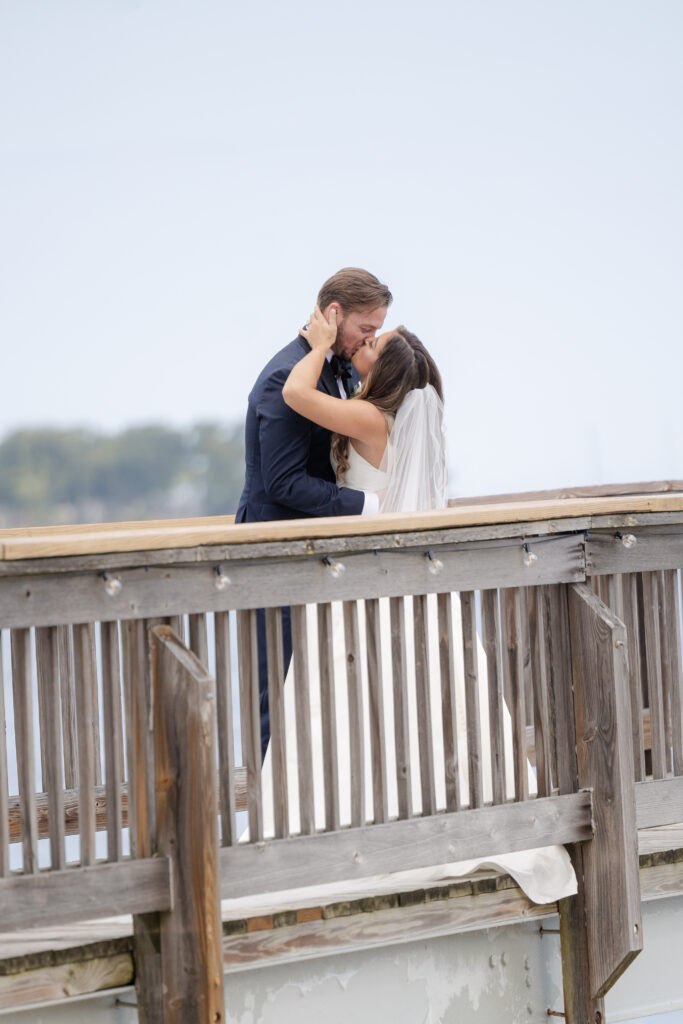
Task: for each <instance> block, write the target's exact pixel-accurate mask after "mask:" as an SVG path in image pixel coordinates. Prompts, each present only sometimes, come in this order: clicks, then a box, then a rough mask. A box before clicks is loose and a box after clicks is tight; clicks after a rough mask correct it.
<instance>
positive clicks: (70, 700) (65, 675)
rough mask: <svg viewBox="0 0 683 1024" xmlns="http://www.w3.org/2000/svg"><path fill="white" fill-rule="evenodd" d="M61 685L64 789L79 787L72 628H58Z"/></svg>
mask: <svg viewBox="0 0 683 1024" xmlns="http://www.w3.org/2000/svg"><path fill="white" fill-rule="evenodd" d="M57 638H58V641H57V642H58V647H59V684H60V691H61V704H62V746H63V749H64V787H65V789H76V788H77V786H78V754H77V751H76V705H75V700H74V692H75V691H74V653H73V637H72V634H71V626H58V627H57Z"/></svg>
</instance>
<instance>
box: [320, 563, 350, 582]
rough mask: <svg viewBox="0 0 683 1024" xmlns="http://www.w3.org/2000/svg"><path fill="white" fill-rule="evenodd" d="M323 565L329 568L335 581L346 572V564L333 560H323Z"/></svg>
mask: <svg viewBox="0 0 683 1024" xmlns="http://www.w3.org/2000/svg"><path fill="white" fill-rule="evenodd" d="M323 565H325V566H327V571H328V572H329V574H330V576H332V577H333V579H335V580H338V579H339V577H340V576H343V575H344V573H345V572H346V566H345V565H344V563H343V562H336V561H335V560H334V559H333V558H323Z"/></svg>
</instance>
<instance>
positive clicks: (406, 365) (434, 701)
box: [243, 306, 576, 902]
mask: <svg viewBox="0 0 683 1024" xmlns="http://www.w3.org/2000/svg"><path fill="white" fill-rule="evenodd" d="M301 333H302V336H303V337H305V338H306V340H307V341H308V342H309V344H310V346H311V351H310V352H309V353H308V354H307V355H306V356H305V357H304V358H303V359H302V360H300V361H299V362H298V363H297V364H296V365H295V366H294V367H293V369H292V370H291V372H290V374H289V377H288V379H287V381H286V383H285V386H284V388H283V393H282V394H283V398H284V400H285V402H286V403H287V405H289V406H290V407H291V408H292V409H294V410H295V411H296V412H297V413H299V414H300V415H302V416H304V417H306V418H307V419H309V420H312V421H313V422H315V423H317V424H318V425H320V426H322V427H326V428H327V429H328V430H330V431H332V433H333V437H332V443H331V459H332V464H333V467H334V469H335V472H336V475H337V479H338V481H339V482H340V484H343V485H345V486H347V487H352V488H356V489H358V490H363V491H372V492H375V493H377V494H378V497H379V510H380V511H381V512H414V511H420V510H428V509H434V508H445V507H446V506H447V495H446V481H447V471H446V447H445V436H444V427H443V390H442V383H441V375H440V373H439V371H438V369H437V367H436V364H435V362H434V360H433V359H432V357H431V356H430V355H429V353H428V352H427V350H426V348H425V347H424V345H423V344H422V342H421V341H420V340H419V339H418V338H417V337H416V336H415V335H414V334H412V333H411V332H410V331H407V330H406V329H405V328H404V327H397V328H396V329H395V330H393V331H387V332H385V333H384V334H381V335H380V336H379V337H377V338H372V339H370V340H369V341H368V342H366V343H365V344H364V345H363V346H361V347H360V348H359V349H357V351H356V352H355V353H354V355H353V357H352V361H353V364H354V367H355V368H356V371H357V372H358V374H359V376H360V378H361V386H360V389H359V391H358V393H357V395H354V396H353V397H352V399H350V400H345V399H342V398H341V396H340V397H339V398H335V397H332V396H330V395H327V394H324V393H322V392H321V391H318V390H317V382H318V379H319V377H320V374H321V371H322V369H323V365H324V362H325V359H326V358H327V357H328V353H329V351H330V348H331V346H332V345H333V344H334V341H335V338H336V334H337V326H336V314H335V310H334V308H332V309H331V311H330V320H329V322H328V321H327V320H326V319H325V317H324V316H323V314H322V312H321V311H320V309H319V308H318V307H317V306H316V308H315V310H314V312H313V314H312V315H311V317H310V319H309V321H308V324H307V327H306V329H305V331H302V332H301ZM435 600H436V599H435V596H434V595H430V597H429V598H428V602H429V604H428V622H427V626H428V647H429V663H430V666H431V669H430V672H429V673H428V675H429V678H427V679H424V680H419V681H418V680H417V679H416V677H415V672H414V659H413V658H412V657H411V655H412V653H413V652H412V630H410V629H408V630H406V642H407V651H406V655H407V659H406V661H407V665H408V666H409V679H408V684H409V685H408V692H409V713H410V719H411V728H410V736H409V746H410V750H411V755H410V756H411V761H412V762H413V764H414V765H415V769H416V770H414V771H413V772H412V789H413V793H412V797H413V800H412V803H413V808H414V811H415V812H416V813H420V811H421V796H420V788H419V768H418V767H417V763H416V762H417V758H416V753H417V749H418V737H417V725H416V722H417V713H416V707H417V701H418V700H419V699H420V697H419V691H420V687H424V686H427V687H429V690H430V693H431V708H432V734H433V739H434V768H435V780H436V785H437V789H436V802H437V807H438V808H440V809H445V803H446V801H445V771H444V751H443V746H442V742H441V737H440V733H441V729H440V724H439V715H440V696H441V689H440V677H439V655H438V633H437V630H436V628H435V624H436V618H437V616H436V607H435ZM452 607H453V620H452V628H451V643H452V644H453V645H454V650H455V652H456V664H457V665H458V669H459V671H457V673H456V675H457V681H456V698H457V729H458V734H459V746H460V749H461V750H463V749H464V748H465V746H466V743H467V739H466V735H467V726H466V720H465V689H464V665H463V664H462V646H463V645H462V630H461V621H460V614H459V612H460V602H459V600H458V597H457V595H453V602H452ZM404 611H405V613H406V614H407V615H408V616H410V614H411V611H412V599H411V598H405V599H404ZM388 613H389V609H388V602H387V600H386V599H383V600H381V601H380V638H381V644H382V661H383V664H384V665H385V666H387V670H386V671H385V672H384V673H383V676H384V688H385V699H384V707H385V712H386V714H387V719H388V720H387V723H386V733H385V735H386V740H387V750H386V754H387V758H388V760H389V763H391V762H392V761H393V759H394V756H395V752H394V750H393V723H392V718H393V702H392V698H391V682H390V678H389V677H390V675H391V668H390V666H391V652H390V648H389V644H388V633H389V630H388V617H389V614H388ZM307 619H308V663H309V667H310V668H312V669H313V671H311V672H310V678H311V686H312V694H311V698H312V701H311V712H312V720H313V721H312V734H313V745H314V750H313V758H314V764H313V773H314V780H317V779H319V778H321V772H322V735H321V716H320V703H319V679H317V678H316V676H317V673H316V672H315V666H316V665H317V660H318V659H317V644H316V642H315V634H316V632H317V627H316V617H315V606H309V607H307ZM363 619H364V617H363V616H362V615H361V616H359V623H360V627H361V637H360V640H361V646H364V635H363V633H364V630H363V626H364V622H363ZM333 648H334V681H335V694H336V695H335V703H336V721H335V727H336V733H337V740H338V756H339V794H338V796H339V811H340V824H341V826H342V827H344V826H346V825H349V824H350V820H351V819H350V776H351V763H350V746H349V729H348V700H347V692H346V668H345V649H344V630H343V622H342V614H341V606H340V605H338V604H333ZM477 659H478V662H479V673H478V674H479V699H480V705H481V713H482V721H483V722H484V723H486V722H487V721H488V684H487V672H486V655H485V653H484V650H483V648H482V646H481V643H479V642H477ZM362 671H363V674H364V687H365V691H366V694H365V700H366V702H367V668H366V666H363V669H362ZM290 675H291V672H290ZM418 683H419V685H418ZM366 706H367V705H366ZM505 719H506V722H505V729H504V731H505V761H506V769H505V775H506V779H507V780H508V783H509V784H512V778H513V772H512V730H511V722H510V715H509V712H508V711H507V709H505ZM285 723H286V726H285V731H286V739H287V743H286V746H287V754H286V757H287V776H288V779H287V782H288V787H287V788H288V804H289V830H288V831H289V833H290V834H296V833H297V832H298V830H299V825H300V822H299V807H298V787H297V771H298V766H297V756H296V728H295V708H294V686H293V685H292V681H291V680H290V677H289V675H288V679H287V682H286V683H285ZM365 739H366V744H367V742H369V740H368V735H367V730H365ZM481 741H482V749H481V753H482V760H483V764H484V772H483V783H484V793H483V795H484V800H485V801H487V802H488V801H490V800H491V799H492V793H491V768H490V765H491V760H490V752H489V731H488V728H486V726H484V728H483V729H482V735H481ZM365 763H366V765H368V764H369V763H370V759H369V750H367V749H366V755H365ZM272 781H273V780H272V762H271V754H270V747H269V748H268V752H267V754H266V758H265V761H264V765H263V775H262V786H263V810H264V828H265V835H266V836H268V835H271V836H272V835H273V817H272V816H273V807H272V799H273V788H272ZM387 781H388V784H389V792H388V798H389V800H388V803H389V808H388V809H389V815H390V817H394V816H396V814H397V793H396V782H395V778H394V776H393V773H392V772H391V771H389V772H388V773H387ZM529 782H530V786H529V788H530V792H534V791H535V779H534V777H533V770H532V769H531V767H529ZM458 783H459V789H460V792H461V794H462V795H465V794H467V792H468V778H467V758H466V757H461V758H460V759H459V767H458ZM365 789H366V806H368V807H370V806H371V804H372V780H371V778H370V777H369V773H368V774H367V775H366V778H365ZM512 795H513V792H512V791H511V790H510V788H508V798H509V797H510V796H512ZM314 797H315V799H314V803H315V822H316V827H317V828H324V826H325V808H324V799H323V794H322V787H320V786H317V787H316V786H314ZM466 802H467V801H466V797H465V799H464V800H463V803H466ZM243 838H246V835H245V836H244V837H243ZM482 863H486V864H493V865H495V866H497V867H499V868H502V869H503V870H504V871H508V872H509V873H511V874H512V875H513V876H514V877H515V878H516V879H517V881H518V882H519V884H520V885H521V886H522V887H523V888H524V889H525V891H526V892H527V894H528V895H529V896H530V897H531V898H532V899H534V900H535V901H536V902H548V901H553V900H556V899H558V898H560V897H562V896H566V895H570V894H571V893H572V892H575V891H576V881H575V878H574V874H573V871H572V868H571V864H570V862H569V858H568V855H567V853H566V851H565V850H564V849H563V848H562V847H548V848H544V849H540V850H532V851H525V852H523V853H516V854H505V853H504V852H503V853H502V855H501V856H498V857H493V858H491V857H489V858H486V859H485V861H484V860H483V859H480V860H478V861H467V862H459V863H458V864H448V865H440V866H437V867H435V868H430V869H425V870H418V871H410V872H401V873H400V874H401V876H402V877H401V878H399V877H398V876H397V875H396V874H394V875H393V876H392V877H391V879H387V878H383V879H382V880H379V879H377V878H372V879H368V880H367V882H366V883H363V884H362V885H360V886H359V883H358V882H354V883H353V890H354V891H355V892H357V891H365V889H367V890H368V891H370V890H372V891H375V892H376V891H378V886H379V888H382V886H386V885H388V886H389V888H390V889H392V891H398V890H397V889H396V888H393V887H395V886H401V885H408V886H415V885H424V884H426V883H427V882H428V881H435V880H437V879H444V878H449V877H455V876H459V875H462V874H465V873H469V872H471V871H473V870H475V869H476V868H477V867H479V866H481V864H482ZM403 876H405V877H403ZM316 888H318V887H316ZM328 888H330V887H325V896H326V897H329V896H330V893H328V892H327V891H326V890H327V889H328ZM331 889H332V890H333V891H334V894H335V896H336V897H340V894H341V891H342V889H341V887H340V886H339V885H336V886H333V887H331ZM319 895H321V897H322V894H319ZM306 898H307V899H308V898H313V897H312V896H309V895H307V897H306Z"/></svg>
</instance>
